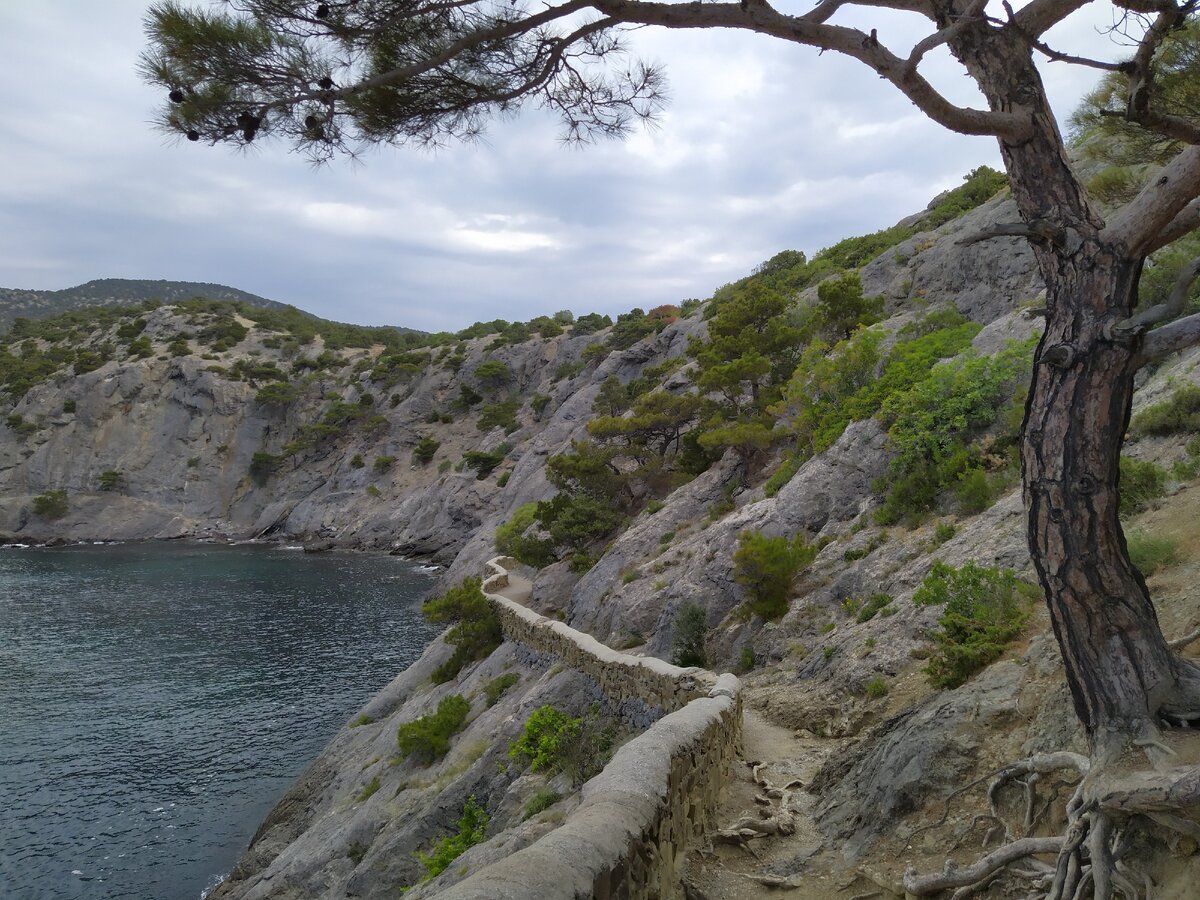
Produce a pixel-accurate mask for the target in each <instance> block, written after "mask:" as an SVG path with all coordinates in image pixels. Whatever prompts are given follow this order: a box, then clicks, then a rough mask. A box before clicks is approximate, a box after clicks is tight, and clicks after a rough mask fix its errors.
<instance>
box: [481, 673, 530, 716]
mask: <svg viewBox="0 0 1200 900" xmlns="http://www.w3.org/2000/svg"><path fill="white" fill-rule="evenodd" d="M520 680H521V676H519V675H518V674H517V673H516V672H508V673H506V674H504V675H501V676H499V677H498V678H493V679H492V680H491V681H489V682H488V683H487V684H486V685H485V686H484V688H483V696H484V697H485V698H486V699H487V705H488V706H489V707H492V706H495V705H496V704H497V703H498V702H499V700H500V698H501V697H502V696H504V693H505V692H506V691H507V690H508V689H509V688H510V687H512V686H513V685H514V684H516V683H517V682H518V681H520Z"/></svg>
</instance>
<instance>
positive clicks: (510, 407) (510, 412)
mask: <svg viewBox="0 0 1200 900" xmlns="http://www.w3.org/2000/svg"><path fill="white" fill-rule="evenodd" d="M520 408H521V401H519V400H504V401H502V402H500V403H489V404H488V405H487V406H485V407H484V408H483V409H482V410H480V413H479V421H478V422H476V423H475V424H476V427H478V428H479V430H480V431H491V430H492V429H493V428H496V427H500V428H503V429H504V433H505V434H510V433H512V432H514V431H516V430H517V429H518V428H520V427H521V424H520V423H519V422H518V421H517V411H518V410H520Z"/></svg>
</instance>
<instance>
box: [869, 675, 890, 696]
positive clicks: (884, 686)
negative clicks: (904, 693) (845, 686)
mask: <svg viewBox="0 0 1200 900" xmlns="http://www.w3.org/2000/svg"><path fill="white" fill-rule="evenodd" d="M866 692H867V696H868V697H870V698H871V699H873V700H878V699H880V698H881V697H886V696H887V692H888V683H887V679H886V678H884V677H883V676H882V675H876V676H875V677H874V678H872V679H871V680H870V681H868V682H867V687H866Z"/></svg>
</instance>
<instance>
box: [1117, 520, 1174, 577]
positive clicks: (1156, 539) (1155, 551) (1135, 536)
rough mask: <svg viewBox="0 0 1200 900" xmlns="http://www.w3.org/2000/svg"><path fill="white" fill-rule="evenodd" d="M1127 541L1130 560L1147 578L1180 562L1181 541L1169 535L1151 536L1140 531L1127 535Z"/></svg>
mask: <svg viewBox="0 0 1200 900" xmlns="http://www.w3.org/2000/svg"><path fill="white" fill-rule="evenodd" d="M1125 540H1126V544H1127V545H1128V547H1129V559H1130V560H1131V561H1132V562H1133V564H1134V565H1135V566H1137V568H1138V571H1139V572H1141V573H1142V574H1143V575H1145V576H1146V577H1147V578H1149V577H1150V576H1151V575H1153V574H1154V573H1155V572H1157V571H1158V570H1159V569H1163V568H1166V567H1167V566H1172V565H1174V564H1175V563H1177V562H1178V561H1179V541H1178V540H1176V539H1175V538H1173V537H1171V536H1169V535H1165V534H1150V533H1148V532H1145V531H1142V530H1140V529H1139V530H1137V531H1134V532H1133V533H1132V534H1129V535H1127V536H1126V538H1125Z"/></svg>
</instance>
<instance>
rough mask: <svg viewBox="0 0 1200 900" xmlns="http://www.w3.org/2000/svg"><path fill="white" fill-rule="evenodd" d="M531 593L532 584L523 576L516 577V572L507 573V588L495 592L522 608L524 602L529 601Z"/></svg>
mask: <svg viewBox="0 0 1200 900" xmlns="http://www.w3.org/2000/svg"><path fill="white" fill-rule="evenodd" d="M532 592H533V583H532V582H531V581H530V580H529V579H528V578H526V577H525V576H524V575H518V574H517V573H516V572H509V573H508V586H507V587H503V588H501V589H500V590H498V591H496V593H497V594H499V595H500V596H501V597H506V598H508V599H509V600H512V601H513V602H514V603H520V604H521V605H522V606H524V605H525V601H526V600H528V599H529V595H530V594H531V593H532Z"/></svg>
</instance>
